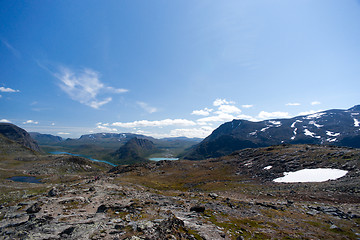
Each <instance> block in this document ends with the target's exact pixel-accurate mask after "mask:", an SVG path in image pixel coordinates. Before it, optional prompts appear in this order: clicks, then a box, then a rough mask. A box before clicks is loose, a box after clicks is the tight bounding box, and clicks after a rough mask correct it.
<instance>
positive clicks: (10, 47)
mask: <svg viewBox="0 0 360 240" xmlns="http://www.w3.org/2000/svg"><path fill="white" fill-rule="evenodd" d="M0 41H1V42H2V44H3V45H4V46H5V47H6V48H7V49H9V50H10V52H11V53H12V54H14V56H15V57H17V58H20V57H21V54H20V52H19V51H18V50H17V49H16V48H14V47H13V46H12V45H11V44H10V43H9V42H8V41H6V40H5V39H3V38H0Z"/></svg>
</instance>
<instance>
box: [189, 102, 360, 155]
mask: <svg viewBox="0 0 360 240" xmlns="http://www.w3.org/2000/svg"><path fill="white" fill-rule="evenodd" d="M278 144H322V145H337V146H346V147H354V148H360V105H357V106H354V107H352V108H350V109H347V110H339V109H333V110H328V111H323V112H318V113H315V114H309V115H305V116H298V117H294V118H290V119H273V120H266V121H261V122H250V121H247V120H233V121H231V122H227V123H224V124H222V125H221V126H220V127H219V128H217V129H216V130H214V131H213V133H212V134H211V135H209V136H208V137H207V138H205V139H204V140H203V141H202V142H201V143H199V144H197V145H195V146H194V147H193V148H192V149H191V150H190V151H189V152H187V153H186V154H185V155H184V158H185V159H190V160H200V159H205V158H212V157H220V156H224V155H227V154H230V153H232V152H234V151H236V150H240V149H244V148H257V147H266V146H271V145H278Z"/></svg>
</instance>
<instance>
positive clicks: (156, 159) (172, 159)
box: [149, 157, 179, 161]
mask: <svg viewBox="0 0 360 240" xmlns="http://www.w3.org/2000/svg"><path fill="white" fill-rule="evenodd" d="M149 160H151V161H162V160H170V161H176V160H179V158H164V157H163V158H149Z"/></svg>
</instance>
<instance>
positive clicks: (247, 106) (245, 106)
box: [241, 104, 254, 108]
mask: <svg viewBox="0 0 360 240" xmlns="http://www.w3.org/2000/svg"><path fill="white" fill-rule="evenodd" d="M241 106H242V107H243V108H252V107H254V105H250V104H245V105H241Z"/></svg>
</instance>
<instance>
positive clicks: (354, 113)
mask: <svg viewBox="0 0 360 240" xmlns="http://www.w3.org/2000/svg"><path fill="white" fill-rule="evenodd" d="M359 114H360V113H352V114H351V115H353V116H354V115H359Z"/></svg>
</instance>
